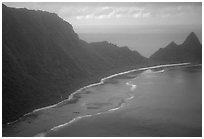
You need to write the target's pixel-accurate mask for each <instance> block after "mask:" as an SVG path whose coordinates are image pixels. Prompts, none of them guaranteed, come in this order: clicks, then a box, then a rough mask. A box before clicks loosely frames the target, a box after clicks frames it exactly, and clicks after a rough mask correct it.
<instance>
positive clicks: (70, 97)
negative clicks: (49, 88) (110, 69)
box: [7, 63, 190, 125]
mask: <svg viewBox="0 0 204 139" xmlns="http://www.w3.org/2000/svg"><path fill="white" fill-rule="evenodd" d="M188 64H190V63H179V64H165V65H158V66H152V67H145V68H139V69H133V70H129V71H126V72H120V73H117V74H113V75H111V76H108V77H105V78H102V79H101V81H100V82H99V83H94V84H90V85H88V86H85V87H82V88H80V89H78V90H77V91H75V92H73V93H72V94H70V96H69V98H68V99H65V100H63V101H61V102H59V103H57V104H54V105H50V106H46V107H42V108H38V109H35V110H33V111H32V112H29V113H26V114H24V116H27V115H30V114H32V113H34V112H37V111H41V110H44V109H49V108H53V107H55V106H57V105H58V104H61V103H63V102H64V101H70V100H71V99H72V98H73V96H74V95H75V94H76V93H78V92H80V91H82V90H83V89H86V88H89V87H93V86H97V85H100V84H103V83H104V81H105V80H107V79H110V78H112V77H115V76H118V75H123V74H127V73H131V72H134V71H142V70H147V69H153V68H159V67H170V66H181V65H188ZM24 116H22V117H24ZM22 117H20V118H19V119H17V120H15V121H13V122H8V123H7V125H9V124H13V123H15V122H17V121H19V120H20V119H21V118H22Z"/></svg>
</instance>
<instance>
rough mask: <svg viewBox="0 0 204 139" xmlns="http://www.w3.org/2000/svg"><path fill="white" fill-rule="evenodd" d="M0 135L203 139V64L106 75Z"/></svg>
mask: <svg viewBox="0 0 204 139" xmlns="http://www.w3.org/2000/svg"><path fill="white" fill-rule="evenodd" d="M3 136H70V137H72V136H73V137H75V136H78V137H84V136H85V137H87V136H88V137H89V136H94V137H104V136H105V137H110V136H111V137H124V136H125V137H128V136H135V137H143V136H147V137H153V136H165V137H171V136H173V137H175V136H184V137H191V136H202V65H191V64H187V63H186V64H180V65H163V66H156V67H151V68H141V69H136V70H132V71H128V72H124V73H120V74H116V75H112V76H109V77H107V78H104V79H102V80H101V82H100V83H96V84H92V85H90V86H86V87H83V88H81V89H79V90H77V91H76V92H74V93H73V94H72V95H71V96H69V98H68V99H67V100H64V101H62V102H60V103H58V104H56V105H52V106H49V107H46V108H42V109H38V110H35V111H33V112H31V113H29V114H26V115H25V116H24V117H21V118H20V119H19V120H17V121H16V122H14V123H10V124H9V125H8V126H7V127H5V128H3Z"/></svg>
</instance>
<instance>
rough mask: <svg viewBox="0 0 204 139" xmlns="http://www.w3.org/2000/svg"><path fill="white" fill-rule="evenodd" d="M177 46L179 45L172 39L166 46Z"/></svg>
mask: <svg viewBox="0 0 204 139" xmlns="http://www.w3.org/2000/svg"><path fill="white" fill-rule="evenodd" d="M176 46H178V45H177V44H176V43H175V42H174V41H172V42H171V43H169V44H168V45H167V46H166V48H168V49H169V48H172V47H176Z"/></svg>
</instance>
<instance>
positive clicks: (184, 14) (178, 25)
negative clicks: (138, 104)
mask: <svg viewBox="0 0 204 139" xmlns="http://www.w3.org/2000/svg"><path fill="white" fill-rule="evenodd" d="M5 4H6V5H7V6H10V7H18V8H19V7H25V8H28V9H39V10H45V11H49V12H54V13H57V14H58V15H59V16H60V17H61V18H63V19H64V20H66V21H68V22H69V23H71V24H72V25H73V27H74V29H75V31H76V32H77V33H79V34H80V33H96V34H97V33H129V34H131V33H132V34H140V33H141V34H145V33H146V34H160V35H161V34H162V33H163V34H180V36H178V38H179V39H177V40H175V41H176V42H177V43H181V42H182V41H183V40H182V39H184V38H185V37H186V35H187V34H188V33H190V32H191V31H194V32H195V33H196V34H197V35H198V37H199V39H200V40H201V28H202V4H201V3H178V2H177V3H158V2H155V3H148V2H146V3H5ZM181 34H183V35H184V36H183V37H182V36H181ZM82 37H83V35H82ZM169 37H170V38H171V36H169ZM85 39H87V41H94V40H93V39H92V38H88V37H87V38H85ZM171 39H172V38H171ZM169 40H170V39H169ZM96 41H97V39H96ZM110 41H111V39H110ZM172 41H173V40H172ZM161 42H162V41H161ZM115 43H117V41H116V42H115ZM118 43H119V44H118V45H123V44H121V43H120V42H119V41H118ZM131 43H132V42H131ZM131 43H130V44H131ZM140 43H141V42H140ZM146 43H147V42H146ZM149 43H150V44H152V43H151V42H149ZM157 43H159V42H157ZM166 43H167V42H166ZM166 43H164V42H163V43H161V44H160V45H159V46H161V45H164V44H166ZM127 45H128V44H127ZM147 45H148V44H146V45H144V44H141V45H140V46H142V47H143V48H144V47H145V46H146V47H147ZM156 45H157V47H159V46H158V44H155V46H152V47H153V48H152V49H153V50H154V51H155V50H156V48H155V47H156ZM130 47H131V48H132V49H137V50H140V51H143V50H144V51H143V52H142V53H143V54H144V55H146V56H149V55H150V54H151V51H149V52H147V51H148V48H144V49H143V48H142V47H140V48H139V46H136V45H135V46H134V47H133V44H131V46H130Z"/></svg>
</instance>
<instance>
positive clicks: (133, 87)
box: [126, 82, 137, 91]
mask: <svg viewBox="0 0 204 139" xmlns="http://www.w3.org/2000/svg"><path fill="white" fill-rule="evenodd" d="M126 85H128V86H131V88H130V90H131V91H134V90H135V88H136V87H137V85H135V84H132V83H130V82H127V83H126Z"/></svg>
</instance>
